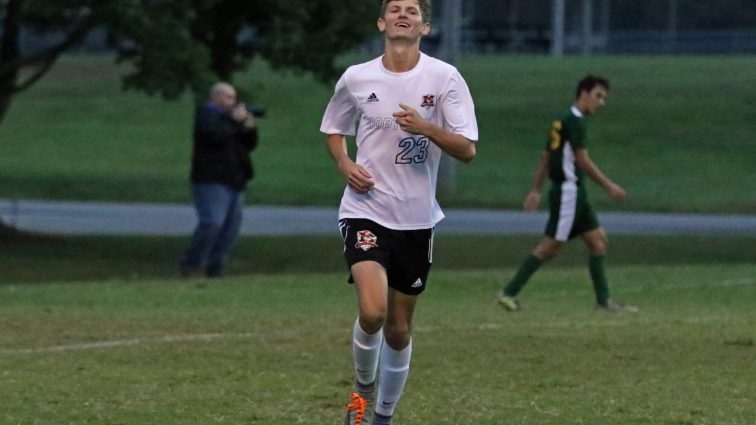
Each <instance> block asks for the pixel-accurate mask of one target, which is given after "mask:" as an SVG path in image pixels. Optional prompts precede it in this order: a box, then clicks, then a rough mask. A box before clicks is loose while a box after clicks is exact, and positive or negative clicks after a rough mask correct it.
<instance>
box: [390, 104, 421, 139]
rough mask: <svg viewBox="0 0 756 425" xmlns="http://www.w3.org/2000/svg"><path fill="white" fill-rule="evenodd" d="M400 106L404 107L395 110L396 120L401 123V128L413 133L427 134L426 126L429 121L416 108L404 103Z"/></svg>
mask: <svg viewBox="0 0 756 425" xmlns="http://www.w3.org/2000/svg"><path fill="white" fill-rule="evenodd" d="M399 107H400V108H402V110H401V111H398V112H394V119H395V120H396V123H397V124H399V128H401V129H402V130H403V131H406V132H408V133H412V134H425V133H426V131H425V128H426V126H427V125H428V121H426V120H425V119H424V118H423V117H422V116H421V115H420V113H418V112H417V111H416V110H414V109H412V108H411V107H409V106H407V105H405V104H403V103H400V104H399Z"/></svg>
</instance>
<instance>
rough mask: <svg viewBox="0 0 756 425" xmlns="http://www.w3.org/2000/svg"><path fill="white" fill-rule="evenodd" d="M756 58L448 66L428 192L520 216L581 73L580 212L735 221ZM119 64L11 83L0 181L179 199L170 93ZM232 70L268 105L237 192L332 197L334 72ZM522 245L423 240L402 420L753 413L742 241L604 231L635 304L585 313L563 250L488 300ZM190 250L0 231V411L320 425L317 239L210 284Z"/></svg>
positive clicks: (50, 420) (54, 192) (346, 354)
mask: <svg viewBox="0 0 756 425" xmlns="http://www.w3.org/2000/svg"><path fill="white" fill-rule="evenodd" d="M755 66H756V57H752V56H749V57H714V56H711V57H697V58H693V57H673V58H672V57H611V58H608V57H592V58H582V57H579V58H578V57H575V58H565V59H563V60H560V61H559V62H555V61H554V60H552V59H549V58H539V57H524V56H514V57H508V56H505V57H496V58H493V57H469V58H465V59H464V60H463V61H462V62H461V63H460V68H461V69H462V72H463V73H464V75H465V76H466V78H467V80H468V83H469V85H470V88H471V90H472V92H473V95H474V97H475V99H476V104H477V108H478V119H479V124H480V127H481V136H482V141H481V144H480V145H479V151H478V152H479V157H478V158H477V159H476V161H475V162H474V163H473V164H472V165H470V166H459V168H458V176H459V187H458V190H457V191H456V192H455V193H453V194H448V195H445V196H443V198H442V203H443V204H444V205H445V206H465V207H496V208H499V207H519V205H520V203H521V198H522V196H523V195H524V191H525V190H527V188H528V184H529V179H530V175H531V172H532V167H533V165H534V161H535V160H536V158H537V154H538V151H539V150H540V149H541V148H542V140H543V134H544V131H545V129H546V125H547V124H548V122H549V121H550V119H551V118H552V117H553V115H554V114H558V113H560V112H561V111H562V110H563V109H564V108H565V107H566V106H567V104H568V103H569V101H570V98H571V95H572V90H573V87H572V86H573V84H574V82H575V80H576V79H577V78H578V77H580V76H581V75H582V74H584V73H586V72H589V71H590V72H597V73H602V74H605V75H607V76H608V77H609V78H610V79H612V81H613V84H612V92H611V98H610V99H609V106H608V107H607V108H606V110H605V111H604V112H603V113H602V114H601V115H600V116H599V117H596V119H595V120H592V122H591V124H590V128H591V133H590V137H591V145H590V146H591V154H592V156H593V157H594V159H596V160H597V162H598V163H599V164H601V165H602V167H603V168H604V169H605V171H606V172H607V173H608V174H610V175H611V176H613V177H615V178H616V180H618V181H619V182H620V183H622V184H623V185H624V186H625V187H626V188H627V189H628V191H629V193H630V198H629V199H628V201H627V202H626V203H625V204H624V205H621V206H618V205H613V204H610V203H609V202H608V201H607V198H606V197H605V196H602V195H600V194H599V193H598V190H597V189H596V188H595V187H593V188H592V192H593V193H594V195H593V199H594V200H595V202H596V204H597V206H598V207H599V208H600V209H609V208H623V209H627V210H647V211H665V210H675V211H694V212H727V213H756V141H755V140H754V138H753V134H756V120H753V113H752V112H753V111H752V109H753V105H752V103H753V102H752V100H753V99H754V98H756V74H754V73H753V72H752V70H753V69H754V67H755ZM122 72H123V69H120V68H117V67H115V66H113V65H111V60H110V58H107V57H66V58H64V59H63V60H62V62H61V63H60V65H59V66H57V67H56V68H55V70H54V72H53V73H52V74H51V75H50V77H49V78H47V79H45V80H43V81H42V82H41V83H40V84H39V85H37V86H35V87H34V88H33V89H32V90H31V91H29V92H28V93H24V94H22V95H21V96H20V97H19V98H18V100H17V102H16V103H14V105H13V107H12V109H11V113H10V114H9V116H8V117H7V118H6V120H5V121H4V122H3V123H2V125H0V182H1V183H2V184H0V197H19V198H52V199H80V200H90V199H91V200H118V201H159V202H186V201H187V197H188V193H187V192H188V189H187V187H186V186H187V185H186V181H185V180H186V174H187V167H188V158H189V137H190V135H189V122H190V120H191V115H192V107H191V101H190V100H189V99H188V98H184V99H182V100H181V101H179V102H174V103H165V102H162V101H160V100H158V99H150V98H146V97H144V96H142V95H140V94H135V93H121V92H120V91H119V87H118V86H119V82H118V78H119V76H120V75H121V74H122ZM492 76H495V78H492ZM237 81H238V82H239V83H241V85H242V86H243V87H244V88H245V89H247V90H249V91H250V92H253V93H255V94H256V97H255V99H254V103H257V104H260V105H265V106H267V107H268V108H269V116H268V117H267V118H265V120H263V121H262V122H261V127H262V130H261V131H262V133H263V142H262V145H261V147H260V149H259V151H258V152H257V153H256V154H255V162H256V164H257V165H258V175H259V179H258V180H256V181H255V182H253V184H252V186H251V187H250V190H249V193H248V199H249V200H250V202H252V203H267V204H290V205H298V204H316V205H330V206H334V205H337V203H338V199H339V196H340V192H341V190H342V188H343V185H342V182H341V180H340V177H339V176H338V174H337V172H336V171H335V168H334V167H333V165H332V164H331V162H330V160H329V159H328V156H327V154H326V152H325V149H324V147H323V142H322V136H321V135H320V134H319V133H318V132H317V128H318V125H319V120H320V115H321V112H322V109H323V107H324V105H325V103H326V102H327V100H328V97H329V95H330V91H331V88H330V87H326V86H321V85H318V84H316V83H314V82H313V81H311V80H310V79H309V78H307V77H295V76H290V75H280V74H274V73H272V72H270V71H269V70H268V69H267V68H266V67H264V66H263V65H261V64H256V65H255V66H254V67H253V69H252V70H251V71H250V72H248V73H245V74H243V75H240V76H239V77H238V79H237ZM594 147H595V149H594ZM537 239H538V238H537V237H532V236H517V237H484V236H479V237H472V236H454V235H443V234H439V235H437V238H436V245H435V252H434V259H435V260H436V265H434V270H433V271H432V273H431V282H430V285H429V290H428V291H427V293H426V294H425V295H423V296H422V299H421V301H420V304H419V306H418V310H417V313H416V320H415V330H414V335H415V342H414V353H415V356H414V358H413V368H412V373H411V376H410V380H409V383H408V386H407V394H406V396H405V397H404V398H403V400H402V402H401V404H400V406H399V408H398V411H397V423H400V424H406V425H421V424H422V425H437V424H455V425H460V424H471V425H472V424H474V425H500V424H507V425H509V424H519V425H550V424H553V425H565V424H568V425H572V424H574V425H578V424H580V425H608V424H611V425H614V424H617V425H753V424H754V423H756V386H754V384H753V383H754V382H756V368H754V361H753V359H754V358H756V351H754V350H756V344H755V341H756V328H755V327H754V323H756V310H754V308H753V304H754V300H756V279H754V276H756V252H755V251H754V249H753V247H754V246H756V240H755V239H756V238H753V237H718V236H659V237H649V236H642V237H635V236H613V237H612V239H611V248H610V256H609V262H608V275H609V280H610V286H611V287H612V290H613V296H614V297H615V298H618V299H621V300H624V301H627V302H629V303H632V304H634V305H638V306H639V307H640V309H641V313H640V314H638V315H633V316H624V315H616V316H607V315H604V314H601V313H599V312H596V311H594V310H593V309H592V304H593V303H592V296H591V289H590V283H589V281H588V271H587V269H586V267H585V253H584V250H583V247H582V246H580V245H579V244H570V245H568V246H567V247H566V250H565V252H564V253H563V255H561V256H560V257H559V258H558V259H556V260H555V261H553V262H552V263H549V264H548V265H547V266H546V267H544V268H543V269H542V270H541V271H539V273H538V274H537V275H536V276H535V277H534V279H533V281H532V282H531V284H530V285H529V286H528V287H527V288H526V289H525V291H524V293H523V295H522V301H523V303H524V310H523V311H522V312H521V313H518V314H505V313H504V312H503V311H501V310H500V309H499V308H498V307H497V306H496V305H495V304H494V302H493V294H494V292H495V290H496V289H498V287H499V286H501V285H502V284H503V283H504V282H505V281H506V279H508V278H509V276H511V274H512V273H513V272H514V268H515V267H516V265H517V264H518V263H519V261H521V260H522V258H523V257H524V256H525V255H526V254H527V252H529V250H530V249H531V248H532V246H533V245H534V244H535V242H536V241H537ZM186 242H187V240H186V238H133V237H57V236H37V235H26V234H18V233H15V232H13V231H12V230H9V229H6V228H1V229H0V424H12V425H32V424H34V425H36V424H45V425H47V424H55V425H63V424H72V425H73V424H76V425H80V424H93V425H94V424H97V425H104V424H107V425H116V424H118V425H131V424H133V425H141V424H161V425H179V424H181V425H194V424H216V423H217V424H234V425H237V424H256V425H257V424H259V425H280V424H298V423H301V424H334V423H340V422H341V415H342V413H343V412H342V411H343V405H344V403H345V402H346V399H345V397H346V395H347V393H348V391H349V388H350V383H351V379H352V372H351V361H350V345H349V344H350V334H349V330H350V329H351V324H352V322H353V320H354V317H355V305H354V303H355V301H354V295H353V292H352V290H351V289H350V288H349V287H348V286H347V285H346V284H345V283H344V280H345V277H346V276H345V272H344V265H343V260H342V259H341V255H340V254H341V241H340V239H339V238H338V235H336V234H334V236H333V237H320V236H305V237H301V236H297V237H293V236H292V237H280V238H265V237H253V238H244V239H242V240H241V241H240V243H239V245H238V247H237V249H236V252H235V255H234V257H233V261H232V263H231V270H232V277H229V278H226V279H222V280H218V281H212V282H211V281H207V280H179V279H177V278H176V277H175V264H176V260H177V258H178V256H179V254H180V252H181V250H182V249H183V247H184V245H185V243H186Z"/></svg>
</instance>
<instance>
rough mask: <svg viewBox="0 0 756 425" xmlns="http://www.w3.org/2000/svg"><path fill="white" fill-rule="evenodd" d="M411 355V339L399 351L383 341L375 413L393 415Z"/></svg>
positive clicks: (405, 380) (402, 388) (405, 379)
mask: <svg viewBox="0 0 756 425" xmlns="http://www.w3.org/2000/svg"><path fill="white" fill-rule="evenodd" d="M411 357H412V339H410V343H409V345H407V347H405V348H404V349H403V350H401V351H396V350H394V349H393V348H391V347H389V346H388V344H387V343H385V342H384V343H383V348H381V362H380V376H381V382H380V384H379V385H378V399H377V401H376V403H375V412H376V413H378V414H381V415H383V416H393V415H394V408H396V404H397V403H399V398H400V397H401V396H402V390H404V384H405V382H407V375H409V366H410V358H411Z"/></svg>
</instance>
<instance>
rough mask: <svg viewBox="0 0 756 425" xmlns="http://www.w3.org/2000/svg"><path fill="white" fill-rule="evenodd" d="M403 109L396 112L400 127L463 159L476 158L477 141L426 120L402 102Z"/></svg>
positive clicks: (464, 160)
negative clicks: (420, 135)
mask: <svg viewBox="0 0 756 425" xmlns="http://www.w3.org/2000/svg"><path fill="white" fill-rule="evenodd" d="M399 106H400V107H401V108H402V110H401V111H398V112H394V118H396V122H397V124H399V127H400V128H401V129H402V130H403V131H406V132H409V133H413V134H422V135H423V136H425V137H427V138H428V139H430V140H431V141H432V142H433V143H435V144H436V145H437V146H438V147H439V148H441V150H442V151H444V152H446V153H447V154H449V155H451V156H452V157H454V158H456V159H458V160H460V161H462V162H470V161H472V160H473V159H474V158H475V153H476V152H475V143H474V142H472V141H470V140H469V139H468V138H466V137H465V136H462V135H461V134H457V133H453V132H451V131H449V130H446V129H445V128H443V127H441V126H439V125H437V124H434V123H432V122H430V121H426V120H425V119H424V118H423V117H422V116H421V115H420V114H419V113H418V112H417V111H416V110H414V109H412V108H411V107H409V106H407V105H405V104H403V103H400V104H399Z"/></svg>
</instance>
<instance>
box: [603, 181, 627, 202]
mask: <svg viewBox="0 0 756 425" xmlns="http://www.w3.org/2000/svg"><path fill="white" fill-rule="evenodd" d="M606 191H607V192H608V193H609V196H611V197H612V199H614V200H615V201H622V200H624V199H625V198H627V192H625V189H623V188H622V186H620V185H618V184H617V183H614V182H610V183H609V186H607V188H606Z"/></svg>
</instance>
